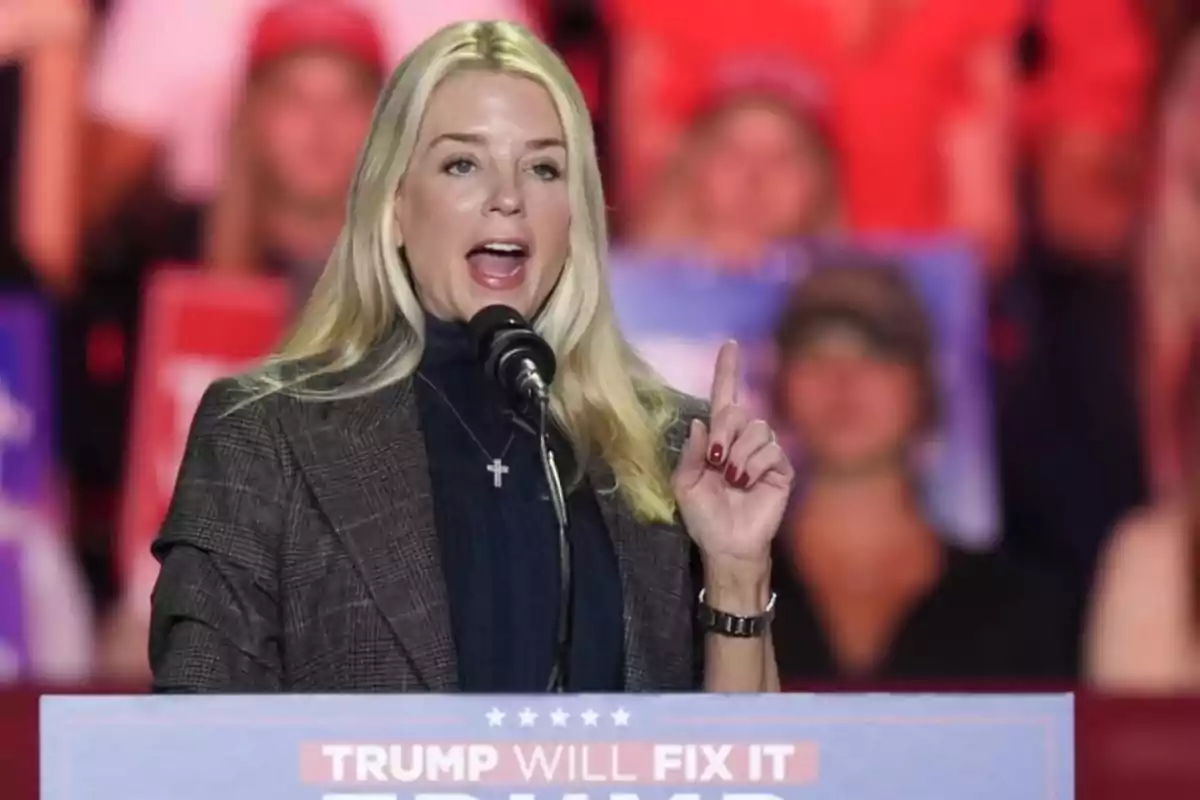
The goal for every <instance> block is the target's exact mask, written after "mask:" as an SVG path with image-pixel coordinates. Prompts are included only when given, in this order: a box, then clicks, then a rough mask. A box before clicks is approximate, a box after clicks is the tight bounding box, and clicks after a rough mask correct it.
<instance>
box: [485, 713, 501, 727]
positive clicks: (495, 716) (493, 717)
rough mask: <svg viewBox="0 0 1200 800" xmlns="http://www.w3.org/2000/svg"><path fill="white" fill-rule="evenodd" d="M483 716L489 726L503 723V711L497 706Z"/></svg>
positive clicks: (497, 725) (498, 725)
mask: <svg viewBox="0 0 1200 800" xmlns="http://www.w3.org/2000/svg"><path fill="white" fill-rule="evenodd" d="M484 716H485V717H487V721H488V727H489V728H499V727H500V726H501V725H503V724H504V712H503V711H501V710H500V709H498V708H493V709H492V710H491V711H489V712H488V713H486V714H484Z"/></svg>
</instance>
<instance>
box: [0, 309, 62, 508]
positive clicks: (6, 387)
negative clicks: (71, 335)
mask: <svg viewBox="0 0 1200 800" xmlns="http://www.w3.org/2000/svg"><path fill="white" fill-rule="evenodd" d="M52 364H53V358H52V357H51V331H50V316H49V313H48V311H47V309H46V307H45V305H44V304H43V302H42V301H41V300H40V299H39V298H37V297H35V296H33V295H0V502H7V503H11V504H14V505H17V506H21V507H23V508H26V509H30V510H36V511H40V512H49V511H50V510H51V509H50V505H51V504H52V502H53V497H52V493H53V487H54V446H55V436H56V434H55V431H54V427H53V426H54V420H55V415H54V404H53V386H54V382H53V379H52V377H51V372H50V370H51V366H52Z"/></svg>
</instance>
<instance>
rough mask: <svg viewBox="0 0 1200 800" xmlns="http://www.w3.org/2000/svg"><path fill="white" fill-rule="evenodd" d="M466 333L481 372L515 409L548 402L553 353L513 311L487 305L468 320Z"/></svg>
mask: <svg viewBox="0 0 1200 800" xmlns="http://www.w3.org/2000/svg"><path fill="white" fill-rule="evenodd" d="M467 330H468V331H470V334H471V342H472V345H473V346H474V349H475V355H476V357H477V358H478V359H479V360H480V362H482V363H483V369H484V371H485V372H486V373H487V374H488V376H489V377H491V378H492V379H493V380H494V381H496V383H498V384H500V387H501V388H502V389H504V391H505V393H506V394H508V396H509V398H510V399H512V401H513V403H514V405H515V406H516V407H517V408H518V409H521V408H526V407H527V406H528V405H529V404H530V403H537V404H542V403H545V402H546V401H548V400H549V393H550V383H551V382H552V381H553V380H554V372H555V369H556V368H557V362H556V361H555V358H554V351H553V350H552V349H551V348H550V345H549V344H548V343H547V342H546V340H545V339H543V338H542V337H541V336H539V335H538V334H537V333H536V332H534V330H533V328H532V327H530V325H529V323H528V322H526V321H525V318H524V317H522V316H521V315H520V314H519V313H518V312H517V311H516V310H515V309H512V308H509V307H508V306H501V305H495V306H488V307H487V308H485V309H483V310H481V311H479V312H478V313H476V314H475V316H473V317H471V320H470V322H468V323H467Z"/></svg>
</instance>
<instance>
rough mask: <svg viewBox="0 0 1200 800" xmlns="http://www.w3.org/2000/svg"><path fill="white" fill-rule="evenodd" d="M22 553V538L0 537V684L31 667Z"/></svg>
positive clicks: (22, 673) (11, 679) (26, 673)
mask: <svg viewBox="0 0 1200 800" xmlns="http://www.w3.org/2000/svg"><path fill="white" fill-rule="evenodd" d="M23 555H24V554H23V551H22V547H21V543H20V542H19V541H16V540H7V539H4V538H0V685H3V684H6V683H11V682H14V681H16V680H17V679H18V678H21V677H23V676H26V675H28V674H29V669H30V653H29V638H28V628H27V622H26V617H27V615H26V609H25V581H24V577H23V563H22V562H23Z"/></svg>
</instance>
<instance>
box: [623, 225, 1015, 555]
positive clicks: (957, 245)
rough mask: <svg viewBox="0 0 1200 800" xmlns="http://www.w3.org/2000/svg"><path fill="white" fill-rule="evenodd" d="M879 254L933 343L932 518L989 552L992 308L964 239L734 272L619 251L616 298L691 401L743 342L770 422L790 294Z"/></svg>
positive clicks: (752, 397)
mask: <svg viewBox="0 0 1200 800" xmlns="http://www.w3.org/2000/svg"><path fill="white" fill-rule="evenodd" d="M881 256H882V257H886V258H888V260H889V261H891V262H892V263H895V264H896V265H897V266H898V267H899V268H901V269H903V270H904V272H905V274H906V275H907V276H908V277H909V278H910V279H911V280H912V282H913V285H914V288H915V289H916V290H917V292H918V293H919V295H920V296H921V297H922V299H923V300H924V301H925V304H926V308H927V310H928V312H929V316H930V321H931V324H932V326H933V329H934V334H935V338H936V342H935V344H936V347H937V354H936V357H937V366H938V371H939V379H940V381H941V385H942V394H943V398H942V411H943V418H942V426H941V429H940V431H939V432H938V434H937V436H936V437H935V439H934V440H933V441H931V442H930V443H929V449H928V453H927V460H926V464H925V468H926V471H925V476H926V484H925V487H924V488H925V492H926V499H927V503H928V506H929V510H930V513H931V514H932V515H933V517H934V518H935V520H936V521H937V522H938V523H939V526H940V528H941V529H942V530H943V531H944V532H945V535H946V536H947V537H948V538H950V539H952V540H954V541H956V542H958V543H959V544H963V545H966V546H986V545H989V544H992V543H993V542H994V541H995V538H996V536H997V528H998V519H997V518H998V510H997V500H996V486H995V480H996V478H995V473H994V469H993V446H992V440H991V425H990V422H989V420H990V418H991V406H990V400H989V392H988V385H987V372H986V359H985V336H986V318H985V313H986V312H985V308H984V304H983V293H982V287H981V284H980V280H979V269H978V266H977V264H976V261H975V259H974V256H973V255H972V254H971V252H970V250H969V249H967V248H966V247H964V246H963V244H962V243H961V242H960V241H958V240H940V239H936V240H928V241H876V242H872V243H869V244H864V245H863V246H862V247H861V249H858V248H855V249H847V248H841V247H834V246H830V245H827V244H822V243H812V244H808V245H796V246H794V247H788V248H782V249H780V250H778V251H776V252H775V253H772V254H771V255H770V256H768V257H767V258H766V259H764V261H763V263H762V264H760V265H758V266H757V268H755V269H752V270H737V271H731V270H726V269H722V268H721V265H720V264H715V263H711V262H708V261H706V260H705V259H704V257H703V256H695V255H687V254H682V255H681V254H664V253H662V252H657V253H642V252H637V251H619V252H616V253H614V255H613V267H612V287H613V295H614V302H615V304H616V311H617V316H618V318H619V319H620V322H621V325H622V327H623V329H624V330H625V332H626V335H627V336H628V337H629V339H630V340H631V342H632V344H633V345H634V346H635V347H636V348H637V349H638V351H639V352H640V353H641V354H642V356H643V357H644V358H645V359H646V360H647V361H648V362H649V363H650V365H651V366H652V367H654V368H655V369H656V370H657V371H658V372H659V373H660V374H661V375H662V377H663V378H664V379H665V380H666V381H667V382H669V383H671V384H672V385H673V386H675V387H676V388H678V389H680V390H681V391H684V392H688V393H690V394H694V395H698V396H701V397H707V396H708V394H709V389H710V386H711V383H712V370H713V363H714V359H715V357H716V352H717V349H718V348H719V347H720V345H721V343H722V342H723V341H725V340H726V339H729V338H736V339H737V340H738V341H739V343H740V344H741V347H742V352H743V357H744V362H747V363H744V367H745V369H744V372H745V375H744V378H745V389H746V390H747V391H746V396H747V400H748V402H749V404H751V405H752V406H757V409H756V410H757V411H758V412H759V413H762V414H768V413H769V411H770V409H769V408H768V407H767V403H766V401H765V398H766V397H767V396H768V394H769V392H768V390H769V384H770V381H771V379H772V376H773V374H774V354H773V348H772V344H771V338H772V334H773V331H774V328H775V326H776V325H777V323H778V322H779V317H780V312H781V309H782V306H783V303H784V301H785V300H786V298H787V295H788V292H789V290H790V289H791V287H792V286H794V285H795V284H796V283H797V282H798V281H800V280H801V279H802V278H803V276H804V275H805V274H807V273H808V272H809V271H810V270H811V269H813V268H815V267H817V266H826V265H827V266H829V267H831V268H837V267H838V266H839V265H845V264H853V263H860V262H861V261H863V260H864V258H878V257H881Z"/></svg>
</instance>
